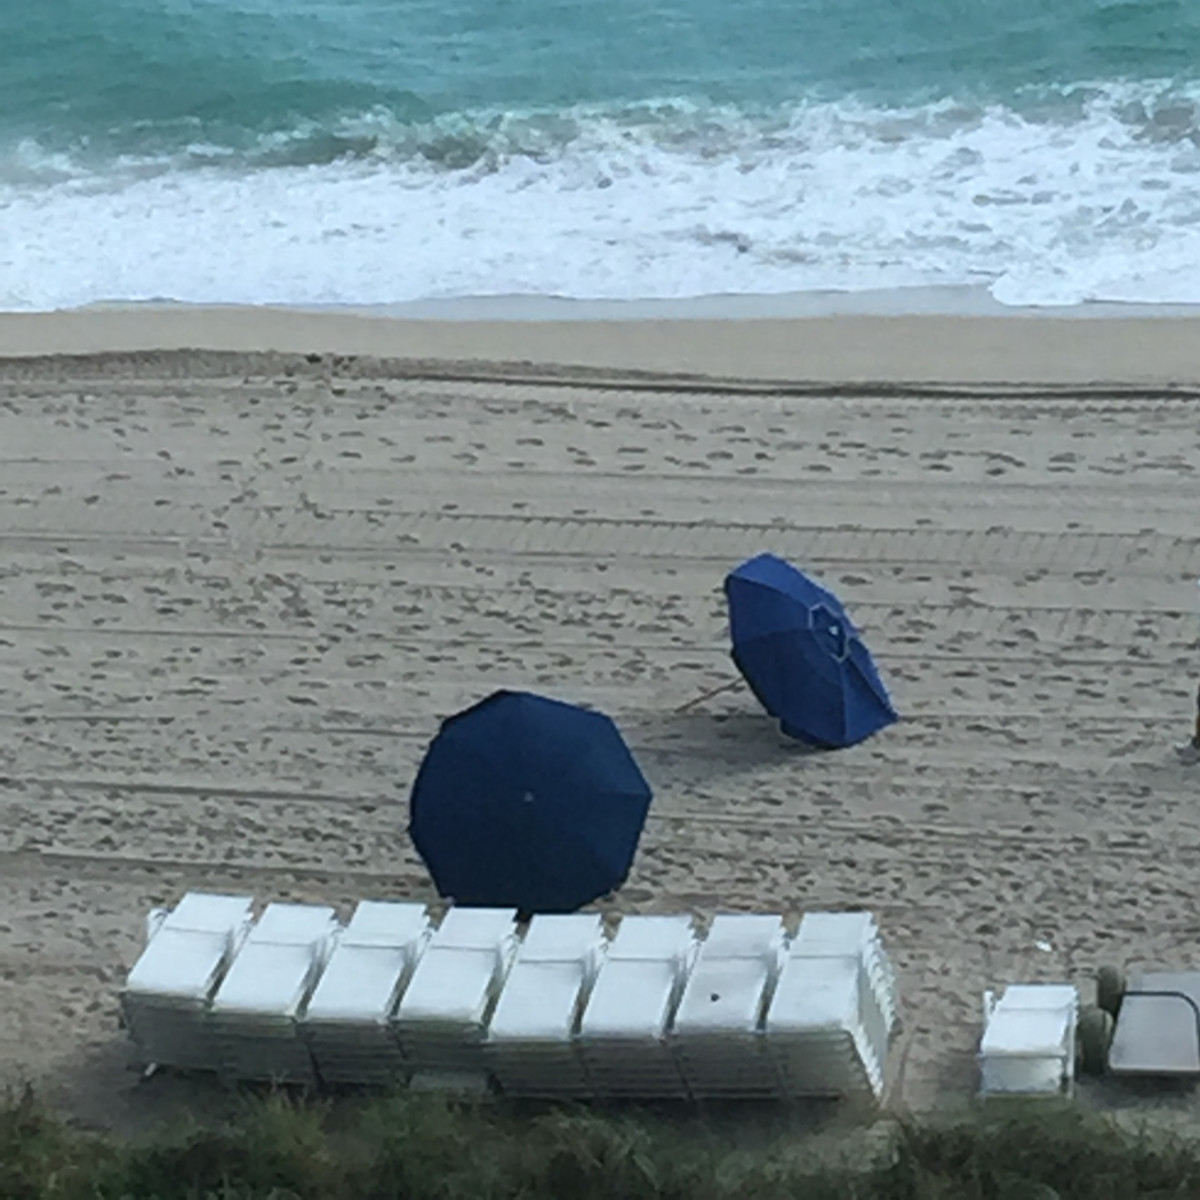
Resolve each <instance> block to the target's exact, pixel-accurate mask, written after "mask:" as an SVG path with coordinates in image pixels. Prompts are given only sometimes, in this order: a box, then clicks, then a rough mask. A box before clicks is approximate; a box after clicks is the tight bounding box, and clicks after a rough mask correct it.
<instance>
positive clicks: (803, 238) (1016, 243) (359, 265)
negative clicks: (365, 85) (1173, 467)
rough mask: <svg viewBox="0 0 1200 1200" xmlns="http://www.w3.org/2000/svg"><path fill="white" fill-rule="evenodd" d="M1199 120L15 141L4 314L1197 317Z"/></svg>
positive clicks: (716, 118)
mask: <svg viewBox="0 0 1200 1200" xmlns="http://www.w3.org/2000/svg"><path fill="white" fill-rule="evenodd" d="M1196 125H1197V120H1196V109H1195V108H1194V107H1193V104H1192V102H1191V100H1189V99H1188V98H1186V97H1184V98H1179V97H1178V96H1175V97H1172V98H1170V99H1169V102H1168V101H1167V100H1164V99H1161V98H1160V97H1159V92H1158V91H1157V90H1156V89H1153V88H1149V87H1147V86H1146V85H1139V86H1138V87H1137V88H1133V87H1129V88H1125V89H1119V88H1115V87H1107V88H1096V89H1090V90H1081V91H1077V92H1076V93H1075V95H1074V97H1073V98H1072V97H1067V98H1064V99H1063V101H1062V103H1061V104H1059V105H1057V106H1056V107H1054V108H1053V109H1051V108H1047V109H1045V110H1044V111H1043V113H1042V115H1041V116H1040V117H1037V118H1034V117H1030V116H1024V117H1022V116H1018V115H1017V114H1016V113H1015V112H1013V111H1010V110H1006V109H1001V108H993V109H976V110H971V109H967V108H963V107H956V106H954V105H951V104H948V103H943V104H939V105H934V106H929V107H926V108H921V109H910V110H904V111H883V110H873V109H869V108H865V107H861V108H855V107H853V106H848V105H846V104H839V105H819V104H810V105H806V106H802V107H798V108H796V109H794V110H792V111H789V112H787V113H776V114H773V115H770V116H762V115H760V116H756V117H751V116H748V115H745V114H739V113H736V112H730V111H725V110H715V109H714V110H700V109H697V108H694V107H687V106H683V105H667V106H658V107H648V106H643V107H642V108H640V109H637V110H633V111H627V112H624V113H620V114H603V113H587V112H574V113H569V114H563V115H558V116H553V117H550V116H540V117H529V118H521V119H518V118H500V117H494V118H488V117H486V116H481V117H475V118H472V119H471V120H467V119H465V118H464V119H459V120H457V121H443V122H442V123H440V124H438V125H434V126H425V127H420V128H418V127H413V126H403V127H401V126H395V127H393V126H391V125H389V123H388V122H387V120H386V118H383V117H380V116H378V115H376V116H371V117H368V118H363V119H361V120H359V121H358V122H355V123H352V124H348V125H347V126H346V128H344V129H341V130H337V131H334V132H333V133H332V134H330V135H328V136H327V137H325V139H324V142H321V141H320V138H316V137H315V135H314V133H313V131H300V132H299V133H298V134H297V137H296V138H295V139H293V140H292V142H291V143H288V142H286V141H285V142H280V140H279V139H276V140H275V141H274V142H272V143H271V144H270V145H264V146H261V147H259V150H258V152H257V154H256V155H252V156H249V157H246V156H235V155H233V154H231V153H229V152H223V151H219V150H218V149H217V148H214V147H208V148H204V147H200V146H197V147H193V149H192V151H191V153H189V154H187V155H184V156H182V157H177V158H175V159H172V160H156V159H143V160H136V159H124V160H122V161H120V162H115V163H108V164H105V165H103V166H102V167H98V166H96V165H94V164H93V165H92V166H90V167H85V166H84V165H83V163H82V161H81V160H79V159H76V160H73V161H70V162H68V161H66V160H64V159H63V158H62V157H61V156H55V157H45V158H40V159H39V157H38V155H37V153H36V148H34V147H31V146H30V145H29V144H25V145H23V146H22V147H20V148H19V149H18V151H17V152H15V153H13V154H10V155H9V156H8V158H7V159H6V160H0V307H2V308H5V309H50V308H60V307H70V306H75V305H81V304H86V303H89V302H94V301H99V300H111V299H124V300H145V299H174V300H180V301H191V302H221V303H280V304H390V303H397V302H402V301H406V300H417V299H427V298H432V297H449V296H487V295H511V294H520V293H526V294H535V295H558V296H571V297H579V298H585V299H627V298H635V297H641V298H681V297H687V296H696V295H706V294H739V293H741V294H754V293H757V294H768V293H779V292H793V291H810V290H862V289H875V288H895V287H907V286H923V285H924V286H928V285H936V286H941V285H960V284H968V285H972V284H973V285H981V284H982V285H986V286H990V288H991V290H992V293H993V295H994V296H995V297H996V299H998V300H1000V301H1001V302H1002V303H1005V304H1022V305H1028V304H1034V305H1061V304H1072V303H1077V302H1080V301H1084V300H1124V301H1140V302H1151V303H1154V302H1176V303H1190V302H1200V187H1198V184H1200V132H1197V128H1196ZM317 143H320V144H319V145H317V149H315V150H314V149H313V146H314V145H315V144H317ZM306 155H307V156H308V157H309V158H310V159H312V160H314V161H310V162H308V164H307V165H303V163H304V159H305V156H306ZM338 155H341V157H338Z"/></svg>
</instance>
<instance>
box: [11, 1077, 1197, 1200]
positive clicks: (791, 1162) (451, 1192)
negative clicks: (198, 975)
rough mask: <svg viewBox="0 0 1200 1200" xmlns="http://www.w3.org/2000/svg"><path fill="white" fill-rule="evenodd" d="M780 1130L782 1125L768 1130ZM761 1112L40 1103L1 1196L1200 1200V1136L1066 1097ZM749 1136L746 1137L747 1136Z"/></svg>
mask: <svg viewBox="0 0 1200 1200" xmlns="http://www.w3.org/2000/svg"><path fill="white" fill-rule="evenodd" d="M772 1119H773V1118H771V1117H769V1116H764V1117H763V1121H764V1122H765V1123H766V1125H768V1126H769V1125H771V1123H772ZM748 1123H749V1124H754V1123H755V1117H754V1116H753V1114H743V1115H742V1117H740V1118H738V1119H736V1120H731V1119H730V1118H728V1117H724V1118H720V1119H713V1118H712V1117H710V1116H706V1115H697V1114H695V1113H688V1114H680V1113H676V1114H674V1115H671V1114H664V1113H658V1114H654V1113H646V1112H638V1113H633V1112H624V1113H616V1114H611V1113H598V1112H592V1111H588V1110H584V1109H543V1110H539V1111H532V1110H529V1111H526V1110H518V1109H514V1108H511V1107H508V1106H505V1105H499V1104H474V1105H470V1104H456V1103H450V1102H448V1101H446V1100H444V1099H440V1098H437V1097H431V1096H428V1095H408V1096H397V1097H391V1098H383V1099H376V1100H368V1101H356V1102H352V1103H345V1102H343V1103H340V1104H338V1105H331V1104H327V1103H320V1102H311V1101H300V1100H296V1099H292V1098H289V1097H287V1096H284V1095H281V1094H276V1095H270V1096H265V1097H261V1096H260V1097H248V1098H246V1099H244V1100H243V1101H240V1102H239V1103H238V1105H237V1107H236V1111H234V1112H233V1113H231V1114H230V1115H229V1116H228V1117H226V1118H225V1119H224V1120H223V1121H222V1122H221V1123H211V1124H210V1123H194V1124H184V1125H179V1126H176V1127H174V1128H170V1129H161V1130H158V1131H156V1132H155V1133H153V1134H148V1135H147V1136H145V1137H144V1138H141V1139H133V1140H129V1139H120V1138H117V1137H116V1136H114V1135H111V1134H101V1133H96V1132H89V1131H85V1130H81V1129H78V1128H74V1127H72V1126H71V1125H69V1124H67V1123H65V1122H63V1121H62V1120H61V1119H59V1118H57V1117H56V1116H54V1115H52V1114H51V1113H49V1112H48V1111H47V1110H46V1109H45V1108H43V1107H42V1106H41V1105H40V1104H39V1103H38V1102H37V1100H36V1099H35V1098H34V1097H32V1096H31V1095H26V1096H24V1097H21V1098H18V1099H13V1100H11V1101H9V1102H8V1103H7V1104H6V1105H5V1106H4V1107H3V1110H2V1113H0V1197H3V1200H185V1198H186V1200H251V1198H254V1200H389V1198H393V1197H394V1198H396V1200H401V1198H403V1200H601V1198H604V1200H608V1198H610V1197H611V1198H613V1200H618V1198H619V1200H651V1198H660V1197H662V1198H669V1200H774V1198H780V1200H782V1198H784V1197H789V1198H790V1197H794V1198H797V1200H1053V1198H1054V1197H1058V1198H1059V1200H1069V1198H1078V1200H1123V1198H1124V1197H1156V1198H1159V1200H1165V1198H1166V1197H1194V1196H1198V1195H1200V1142H1193V1141H1192V1140H1190V1139H1189V1138H1187V1137H1183V1136H1180V1135H1178V1134H1172V1133H1168V1132H1166V1131H1164V1130H1163V1129H1161V1128H1155V1127H1151V1126H1149V1125H1146V1126H1144V1127H1138V1128H1129V1127H1127V1126H1125V1125H1123V1124H1121V1123H1118V1122H1117V1121H1115V1120H1114V1119H1113V1118H1110V1117H1106V1116H1104V1115H1101V1114H1096V1113H1090V1112H1087V1111H1084V1110H1081V1109H1078V1108H1072V1107H1068V1106H1059V1105H1056V1104H1052V1105H1049V1106H1047V1105H1046V1104H1044V1103H1043V1104H1040V1105H1033V1106H1017V1107H1015V1108H1010V1107H1007V1106H1005V1107H1003V1108H1000V1109H995V1108H992V1109H973V1110H970V1111H964V1112H963V1113H960V1114H957V1115H954V1116H950V1115H947V1116H941V1117H936V1118H934V1117H927V1118H920V1119H916V1118H900V1119H897V1118H891V1117H889V1118H887V1119H884V1120H878V1121H876V1122H874V1123H870V1124H860V1125H849V1124H842V1125H841V1126H839V1127H838V1128H837V1129H836V1130H835V1131H834V1133H833V1134H831V1132H830V1131H829V1130H828V1129H825V1130H822V1131H817V1132H808V1133H805V1132H797V1131H795V1130H792V1131H790V1132H788V1131H775V1130H772V1131H770V1132H768V1133H763V1130H762V1129H761V1128H759V1129H758V1131H757V1133H758V1136H752V1137H749V1138H748V1137H747V1136H746V1134H747V1124H748ZM739 1127H740V1128H739Z"/></svg>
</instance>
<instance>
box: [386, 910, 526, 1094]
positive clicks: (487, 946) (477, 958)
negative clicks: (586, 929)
mask: <svg viewBox="0 0 1200 1200" xmlns="http://www.w3.org/2000/svg"><path fill="white" fill-rule="evenodd" d="M516 949H517V926H516V912H515V910H511V909H494V908H452V909H450V911H449V912H447V913H446V915H445V917H443V919H442V923H441V925H439V926H438V928H437V929H436V930H435V932H434V934H433V936H432V937H431V938H430V940H429V945H428V947H427V948H426V950H425V953H424V954H422V955H421V960H420V962H419V963H418V964H417V968H416V970H415V971H414V972H413V977H412V981H411V982H410V983H409V985H408V987H407V989H406V990H405V992H404V996H403V998H402V999H401V1001H400V1006H399V1008H398V1009H397V1010H396V1020H395V1030H396V1034H397V1036H398V1038H399V1040H400V1046H401V1050H402V1052H403V1054H404V1056H405V1058H406V1059H407V1060H408V1064H409V1066H410V1068H411V1070H412V1077H411V1083H412V1086H413V1087H415V1088H419V1089H424V1088H445V1089H451V1090H458V1091H482V1090H486V1089H487V1087H488V1085H489V1082H490V1076H489V1073H488V1064H487V1061H486V1058H485V1055H484V1048H483V1043H484V1038H485V1036H486V1033H487V1024H488V1020H489V1018H490V1016H491V1013H492V1009H493V1008H494V1007H495V1004H496V1000H497V998H498V997H499V995H500V989H501V987H502V986H503V985H504V981H505V979H506V977H507V975H508V971H509V968H510V967H511V965H512V961H513V957H514V955H515V953H516Z"/></svg>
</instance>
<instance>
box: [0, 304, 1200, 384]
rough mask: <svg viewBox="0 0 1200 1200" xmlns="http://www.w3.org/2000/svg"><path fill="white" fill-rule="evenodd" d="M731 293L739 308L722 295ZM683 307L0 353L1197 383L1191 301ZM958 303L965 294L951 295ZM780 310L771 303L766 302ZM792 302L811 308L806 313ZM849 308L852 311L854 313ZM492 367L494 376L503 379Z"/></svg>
mask: <svg viewBox="0 0 1200 1200" xmlns="http://www.w3.org/2000/svg"><path fill="white" fill-rule="evenodd" d="M739 299H740V305H741V307H740V311H741V313H742V314H744V315H738V314H739V306H738V304H737V303H732V302H734V301H739ZM837 299H838V302H839V303H844V305H845V307H844V308H843V309H842V310H833V311H828V310H825V311H823V310H821V309H820V307H819V305H818V303H817V300H816V299H815V298H814V297H812V296H810V297H808V298H807V299H805V300H804V301H803V303H801V302H800V301H799V300H797V299H796V298H795V297H793V298H792V299H791V301H790V303H792V304H793V309H792V311H791V312H790V313H789V312H788V311H786V304H783V301H781V300H780V298H778V297H743V298H737V297H713V298H708V299H706V300H698V301H695V302H678V303H677V302H661V303H660V302H654V301H639V302H629V303H621V304H617V305H603V304H601V303H600V302H597V303H596V304H592V303H590V302H582V301H579V302H576V301H553V300H544V301H543V300H537V301H530V300H527V299H526V300H521V299H520V298H512V299H503V298H496V299H478V300H473V301H462V302H459V301H453V302H451V301H445V302H435V301H429V302H425V303H424V304H423V305H421V306H417V307H415V308H414V307H413V306H396V307H394V308H389V309H388V310H386V311H380V310H372V309H336V310H335V309H324V310H313V309H302V308H272V307H240V306H201V305H175V304H137V305H123V304H122V305H106V306H96V307H90V308H85V309H74V310H64V311H59V312H38V313H2V314H0V360H2V359H10V360H11V359H35V358H48V357H55V356H83V355H87V356H92V355H129V354H147V353H163V352H171V351H179V350H188V351H205V352H219V353H235V354H258V353H278V354H333V355H339V356H353V357H367V358H374V359H386V360H403V361H404V362H406V363H407V364H408V366H409V371H408V373H411V371H412V368H413V366H414V365H420V364H425V365H428V364H435V363H436V364H456V365H457V366H459V367H460V368H464V369H465V368H467V367H470V368H471V369H472V370H473V371H475V372H477V373H482V374H487V373H488V372H490V371H495V372H496V373H497V374H500V373H507V374H511V373H512V370H513V368H514V367H524V368H533V367H536V368H538V369H540V370H543V371H545V370H555V369H558V370H566V371H570V370H583V371H590V372H599V373H605V374H610V375H612V376H614V377H617V378H628V377H630V376H636V375H647V374H649V375H654V376H660V377H661V376H666V377H671V376H674V377H679V378H686V379H689V380H697V379H710V380H722V381H729V382H740V383H785V382H787V383H794V384H815V385H821V384H831V385H832V384H839V385H854V386H864V387H869V386H871V385H873V384H878V385H892V386H895V385H904V384H929V385H963V386H987V385H993V386H1004V387H1009V388H1011V387H1028V386H1039V385H1045V386H1073V387H1089V386H1092V387H1096V386H1102V385H1106V386H1113V387H1153V388H1159V387H1168V386H1190V385H1197V384H1200V308H1197V309H1175V308H1171V309H1169V310H1167V309H1164V310H1161V311H1160V310H1155V311H1154V313H1153V315H1146V314H1144V313H1143V312H1141V311H1140V310H1137V311H1135V310H1132V309H1127V308H1126V307H1124V306H1112V305H1096V306H1084V307H1083V308H1081V309H1079V310H1078V311H1076V310H1072V311H1071V312H1070V313H1069V314H1067V313H1064V311H1063V310H1027V309H1020V310H1017V309H1008V310H1005V309H1003V307H1002V306H1000V305H995V304H994V302H993V308H994V309H997V310H1000V311H994V310H993V309H989V308H988V307H987V306H986V305H984V304H983V303H982V302H981V301H980V299H979V297H978V295H975V296H974V297H973V298H972V299H971V300H970V303H969V304H967V305H966V306H965V307H963V306H960V307H957V308H956V307H954V306H952V305H951V304H950V301H951V300H952V299H954V297H953V296H950V295H945V294H941V295H933V294H927V295H925V296H924V297H923V298H922V299H921V300H920V303H921V304H923V305H924V307H923V308H921V309H914V308H913V307H912V303H913V302H914V298H913V297H908V298H907V300H906V302H908V303H909V308H908V309H907V310H903V309H902V310H889V309H888V308H887V304H888V303H890V302H891V301H893V300H895V299H896V296H895V295H894V294H882V293H880V294H872V295H866V294H859V295H858V296H857V297H851V296H849V295H847V296H841V297H839V298H837ZM959 299H963V297H959ZM780 304H783V307H778V306H777V305H780ZM804 305H809V306H810V310H808V311H802V310H803V309H804ZM851 305H857V306H858V307H857V308H856V309H852V308H851V307H850V306H851ZM502 369H503V370H502Z"/></svg>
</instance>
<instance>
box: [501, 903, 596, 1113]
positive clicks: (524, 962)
mask: <svg viewBox="0 0 1200 1200" xmlns="http://www.w3.org/2000/svg"><path fill="white" fill-rule="evenodd" d="M606 947H607V942H606V939H605V936H604V921H603V918H601V917H600V915H599V914H588V913H570V914H557V915H554V914H546V915H541V916H535V917H534V918H533V920H532V921H531V922H530V925H529V929H528V930H527V931H526V934H525V938H524V940H523V941H522V943H521V945H520V948H519V949H518V950H517V956H516V960H515V961H514V963H513V966H512V970H511V971H510V972H509V975H508V979H507V980H506V981H505V984H504V990H503V991H502V992H501V993H500V999H499V1001H498V1002H497V1004H496V1010H495V1012H494V1013H493V1014H492V1019H491V1022H490V1024H489V1026H488V1039H487V1050H488V1059H489V1061H490V1063H491V1069H492V1074H493V1075H494V1077H495V1079H496V1082H497V1083H498V1084H499V1085H500V1088H501V1090H502V1091H503V1092H505V1093H506V1094H508V1095H512V1096H536V1097H542V1098H556V1097H557V1098H565V1097H582V1096H586V1095H587V1094H588V1091H589V1085H588V1079H587V1072H586V1070H585V1067H584V1062H583V1058H582V1056H581V1054H580V1051H579V1047H578V1045H577V1041H576V1039H577V1035H578V1032H579V1021H580V1018H581V1016H582V1013H583V1007H584V1005H585V1004H586V1002H587V998H588V996H589V994H590V992H591V989H592V987H593V985H594V982H595V978H596V973H597V971H598V969H599V966H600V963H601V961H602V960H603V956H604V952H605V949H606Z"/></svg>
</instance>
